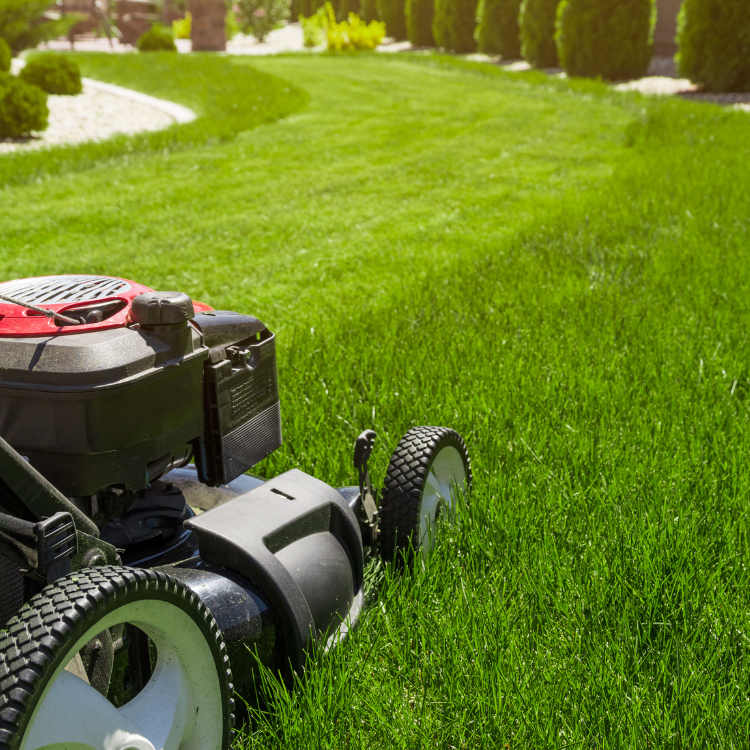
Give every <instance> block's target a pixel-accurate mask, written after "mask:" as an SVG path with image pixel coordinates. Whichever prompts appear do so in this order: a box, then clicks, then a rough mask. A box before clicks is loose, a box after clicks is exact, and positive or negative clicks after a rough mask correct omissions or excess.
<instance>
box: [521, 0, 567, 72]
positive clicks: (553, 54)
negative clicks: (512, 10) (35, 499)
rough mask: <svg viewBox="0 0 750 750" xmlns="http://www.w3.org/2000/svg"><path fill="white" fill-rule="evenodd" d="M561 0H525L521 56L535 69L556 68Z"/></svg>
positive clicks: (523, 3)
mask: <svg viewBox="0 0 750 750" xmlns="http://www.w3.org/2000/svg"><path fill="white" fill-rule="evenodd" d="M559 4H560V0H523V2H522V3H521V15H520V18H519V21H518V25H519V26H520V27H521V56H522V57H523V59H524V60H526V62H528V63H529V64H530V65H532V66H533V67H535V68H556V67H557V66H558V64H559V60H558V57H557V45H556V44H555V18H557V6H558V5H559Z"/></svg>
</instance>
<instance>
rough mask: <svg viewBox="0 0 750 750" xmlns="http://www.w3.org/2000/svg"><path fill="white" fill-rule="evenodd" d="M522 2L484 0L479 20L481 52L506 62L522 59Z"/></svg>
mask: <svg viewBox="0 0 750 750" xmlns="http://www.w3.org/2000/svg"><path fill="white" fill-rule="evenodd" d="M520 7H521V0H484V2H483V3H482V13H481V18H480V19H479V29H478V32H477V36H478V37H479V39H478V41H479V51H480V52H484V53H485V54H487V55H501V56H502V57H504V58H505V59H506V60H509V59H512V58H515V57H521V32H520V30H519V28H518V12H519V9H520Z"/></svg>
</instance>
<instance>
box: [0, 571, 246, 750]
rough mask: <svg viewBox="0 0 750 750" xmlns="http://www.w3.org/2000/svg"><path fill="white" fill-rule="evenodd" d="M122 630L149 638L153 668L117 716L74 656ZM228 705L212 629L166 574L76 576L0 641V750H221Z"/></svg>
mask: <svg viewBox="0 0 750 750" xmlns="http://www.w3.org/2000/svg"><path fill="white" fill-rule="evenodd" d="M123 623H128V624H129V625H131V626H136V627H137V628H138V629H139V631H142V632H143V633H145V634H146V635H147V636H148V638H149V639H150V641H151V643H152V644H153V646H155V649H156V659H155V665H154V668H153V672H152V674H151V677H150V679H149V680H148V682H146V684H145V685H144V686H143V688H142V689H141V690H140V692H139V693H138V694H137V695H136V696H135V697H134V698H132V700H130V701H129V702H127V703H125V705H123V706H122V707H121V708H115V706H114V705H113V704H112V703H110V702H109V701H108V700H107V698H105V697H104V695H102V694H101V692H98V691H97V690H96V689H95V688H94V687H93V686H92V685H90V684H88V682H87V675H86V672H85V671H84V670H83V667H82V660H81V656H80V654H79V651H80V650H81V649H82V648H83V647H84V646H86V644H88V643H90V642H91V641H92V640H93V639H95V638H96V637H97V636H100V635H101V634H102V633H104V631H108V632H112V631H111V629H112V628H116V626H119V625H122V624H123ZM105 692H106V691H105ZM233 705H234V701H233V699H232V685H231V672H230V671H229V659H228V657H227V655H226V647H225V646H224V641H223V640H222V637H221V633H220V631H219V628H218V626H217V624H216V622H215V621H214V619H213V617H211V615H210V613H209V612H208V610H207V608H206V606H205V605H204V604H203V602H201V601H200V599H199V598H198V597H197V595H196V594H194V593H193V592H192V591H190V590H189V589H188V588H186V587H185V586H184V585H182V584H181V583H179V582H178V581H176V580H175V579H174V578H171V577H169V576H167V575H166V574H164V573H159V572H156V571H153V570H141V569H137V568H121V567H102V568H96V569H93V568H92V569H87V570H83V571H79V572H78V573H73V574H71V575H69V576H66V577H65V578H62V579H60V580H59V581H57V582H55V583H54V584H51V585H49V586H47V587H46V588H45V589H44V590H43V591H42V592H41V593H40V594H38V595H37V596H35V597H34V598H33V599H31V600H30V601H29V602H28V604H26V605H25V606H24V607H23V608H22V609H21V611H20V612H19V613H18V615H16V617H14V618H13V619H12V620H10V622H8V625H7V632H5V633H4V634H3V636H2V638H1V639H0V749H2V750H11V749H12V750H42V748H48V749H49V750H58V749H60V748H66V750H67V748H71V750H72V749H73V748H75V750H155V748H159V749H161V748H165V750H166V749H168V750H208V749H209V748H210V750H214V748H215V749H216V750H226V749H227V748H228V747H229V745H230V743H231V739H232V727H231V725H232V721H233V716H232V707H233Z"/></svg>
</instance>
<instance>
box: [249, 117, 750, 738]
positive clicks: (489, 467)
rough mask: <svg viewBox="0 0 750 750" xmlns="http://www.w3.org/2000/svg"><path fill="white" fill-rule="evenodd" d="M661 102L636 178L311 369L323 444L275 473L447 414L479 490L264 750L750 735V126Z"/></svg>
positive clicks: (294, 362) (330, 470)
mask: <svg viewBox="0 0 750 750" xmlns="http://www.w3.org/2000/svg"><path fill="white" fill-rule="evenodd" d="M649 107H650V113H649V115H648V116H647V118H646V119H645V120H644V121H643V122H642V123H639V124H637V125H634V126H632V127H631V128H630V131H629V136H628V138H629V143H630V144H631V146H630V148H632V150H633V151H632V154H633V159H632V160H631V161H630V162H628V163H623V164H621V166H620V168H619V170H618V172H617V173H616V175H615V177H614V178H613V179H612V180H610V181H608V182H607V183H606V185H600V186H599V189H598V190H596V191H591V192H590V193H589V194H588V195H583V196H579V197H578V198H577V199H576V200H575V201H573V200H570V201H567V202H566V203H565V205H564V207H561V208H564V209H566V210H564V211H563V210H561V212H560V214H558V215H557V216H556V217H554V218H553V219H551V218H550V217H549V216H548V217H546V218H545V221H547V222H550V224H549V225H548V226H547V228H546V229H540V228H534V229H530V230H528V231H525V232H521V233H519V234H518V235H517V236H514V237H512V238H508V239H506V240H505V241H504V242H502V241H501V242H498V243H497V244H496V246H495V248H494V252H492V253H488V254H487V255H485V256H483V257H478V258H474V259H473V260H472V261H471V262H468V263H467V261H466V259H465V258H464V259H461V260H460V261H458V262H457V263H456V267H455V268H454V269H453V271H454V272H453V273H450V272H449V271H446V272H445V273H444V274H442V275H441V277H440V278H437V279H432V280H428V281H425V282H420V283H418V284H415V285H414V286H413V287H412V288H411V289H409V291H408V293H406V294H403V295H400V296H398V297H397V299H394V305H393V309H392V310H390V311H383V312H382V313H381V314H380V315H377V316H375V317H368V316H363V317H361V318H359V319H356V320H350V321H342V322H340V323H338V324H336V323H335V322H333V321H332V322H331V324H330V325H329V326H327V327H326V331H325V333H324V334H323V335H321V336H319V335H318V332H317V331H316V333H315V335H314V336H312V337H310V338H309V339H308V340H307V341H305V340H304V339H299V340H297V341H296V345H295V347H294V349H293V351H292V352H290V353H289V354H288V355H287V357H286V358H285V361H284V364H283V367H282V374H281V377H282V382H284V383H286V385H285V394H284V397H285V400H286V401H285V403H287V404H289V403H290V402H291V404H292V405H293V406H292V409H293V410H294V412H293V413H292V414H290V413H289V412H290V411H291V410H290V407H289V406H287V409H286V412H285V420H286V423H287V425H288V428H287V429H288V430H289V431H290V432H291V433H292V434H300V433H303V432H304V431H305V429H306V428H307V430H308V432H311V437H310V439H309V440H308V441H305V442H300V441H298V440H293V441H292V444H291V445H288V446H287V448H286V451H287V454H286V456H284V455H283V454H282V456H280V457H279V458H278V459H276V463H275V464H274V468H278V469H281V468H286V466H289V465H292V464H294V463H302V464H304V465H306V467H307V468H308V470H313V471H315V472H316V473H318V474H319V475H320V476H328V477H331V476H336V475H337V476H340V477H341V481H343V479H344V474H345V466H346V462H347V460H348V458H349V456H348V446H347V440H346V438H347V437H349V438H350V439H351V437H352V436H353V435H354V432H355V430H354V429H350V428H349V425H352V426H362V425H366V424H372V425H373V426H374V427H375V429H376V430H378V431H379V432H380V433H381V436H382V437H384V438H385V439H384V441H383V443H384V444H385V445H388V446H389V447H390V446H392V445H393V443H394V442H395V440H396V439H397V437H398V435H399V434H400V432H401V431H402V430H404V429H405V428H407V427H408V426H411V425H413V424H419V423H427V424H436V423H437V424H448V425H451V426H454V427H456V428H457V429H459V430H460V431H461V432H462V433H463V434H464V435H466V436H467V439H468V442H469V446H470V449H471V452H472V455H473V456H474V460H475V477H476V481H475V487H474V493H473V495H472V498H471V505H470V512H469V514H468V518H467V519H465V522H464V523H463V525H462V526H461V527H460V529H458V530H457V531H454V532H452V533H451V534H447V535H446V537H445V538H444V539H443V545H442V546H441V548H440V550H439V552H438V554H437V557H436V558H435V559H433V560H432V561H431V563H430V565H429V566H428V567H427V568H426V569H425V570H423V571H418V572H417V573H416V574H415V575H413V576H411V577H408V576H407V577H405V578H401V579H399V578H391V577H387V578H386V581H385V583H384V584H382V585H381V587H380V588H379V590H378V595H379V597H380V602H381V603H382V605H383V606H382V608H381V607H380V606H378V605H376V606H374V607H372V608H371V609H370V610H369V611H368V613H367V615H366V617H365V621H364V624H363V626H362V628H361V629H360V631H359V632H358V634H357V636H356V637H355V638H353V639H352V640H351V641H350V642H349V644H348V645H347V646H346V647H344V648H342V649H341V650H340V651H339V652H338V653H336V654H335V655H333V656H332V657H329V658H328V659H326V660H321V661H320V663H319V664H315V665H314V667H313V668H311V669H310V670H309V672H308V674H307V675H306V677H305V679H304V681H302V682H301V683H300V685H299V686H298V689H297V691H296V692H295V693H293V694H292V695H288V694H286V693H283V692H277V693H276V695H275V700H274V701H272V709H273V710H272V712H270V713H269V714H261V715H259V716H257V717H256V720H258V721H259V724H256V725H255V732H256V734H251V735H250V737H249V738H248V740H247V743H246V746H247V747H256V746H258V747H260V746H270V747H283V746H287V745H290V744H291V745H293V746H295V747H310V748H312V747H399V748H400V747H404V748H407V747H478V746H481V747H486V746H497V747H502V746H504V745H505V744H506V743H507V744H509V745H510V746H511V747H513V746H516V745H521V746H533V747H541V746H544V747H547V746H548V747H565V746H569V745H570V744H572V743H582V744H585V745H587V746H595V747H619V746H622V745H637V746H645V745H648V744H649V743H650V744H651V745H653V746H674V747H688V746H698V745H707V744H709V743H715V744H716V745H718V746H732V745H734V746H737V745H740V744H742V743H744V742H745V741H746V738H747V737H748V734H749V733H750V715H749V713H748V711H749V709H748V691H747V681H746V674H747V669H748V650H747V649H748V608H747V601H748V573H747V563H748V547H747V543H748V535H747V528H748V527H747V507H748V489H749V484H748V477H747V471H746V456H747V450H748V408H747V400H746V398H747V393H748V387H750V378H748V366H747V362H748V357H749V355H750V351H749V347H748V336H747V329H748V322H750V319H749V316H748V312H749V311H748V304H747V302H746V300H747V275H746V267H747V253H748V250H747V248H748V240H749V239H750V221H749V220H748V217H749V216H750V212H749V211H748V208H749V207H750V206H749V205H748V203H749V200H748V191H747V182H748V178H747V175H746V173H745V170H744V167H743V160H742V159H741V158H738V157H739V156H740V155H743V154H745V155H746V154H748V153H750V122H748V120H747V119H745V118H744V116H743V115H741V114H728V113H723V112H720V111H718V110H715V109H706V110H701V109H696V108H694V107H693V108H686V107H682V106H678V105H671V104H660V103H656V104H653V105H649ZM378 342H383V344H382V345H378ZM385 342H387V344H386V343H385ZM303 403H304V404H305V406H302V404H303ZM373 406H375V408H376V411H375V418H374V419H373V418H372V414H373V412H372V411H371V410H372V408H373ZM310 424H312V425H313V426H314V427H313V429H312V430H310V429H309V425H310ZM321 429H322V430H325V432H326V437H325V442H324V443H323V444H319V443H318V442H317V441H316V439H315V432H316V430H321ZM384 444H382V443H381V446H380V452H379V453H378V455H377V457H376V458H377V460H378V461H379V466H378V468H379V469H380V470H381V471H382V470H383V469H384V464H385V461H386V458H387V457H386V455H385V454H386V453H387V451H386V450H385V445H384ZM337 446H339V448H338V450H337V448H336V447H337ZM287 456H288V458H287Z"/></svg>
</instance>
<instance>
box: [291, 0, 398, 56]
mask: <svg viewBox="0 0 750 750" xmlns="http://www.w3.org/2000/svg"><path fill="white" fill-rule="evenodd" d="M299 20H300V23H301V24H302V33H303V39H304V45H305V46H306V47H317V46H318V45H319V44H322V42H323V40H324V39H325V41H326V47H327V49H328V51H329V52H344V51H355V50H373V49H375V48H376V47H377V46H378V45H379V44H380V42H382V41H383V37H384V36H385V24H383V23H381V22H379V21H371V22H370V23H369V24H366V23H365V22H364V21H363V20H362V19H360V17H359V16H357V15H356V14H355V13H350V14H349V18H348V19H347V20H346V21H341V22H339V21H337V20H336V14H335V13H334V11H333V6H332V5H331V3H326V4H325V6H324V7H322V8H318V11H317V13H315V15H313V16H310V17H309V18H305V17H304V16H300V19H299Z"/></svg>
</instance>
